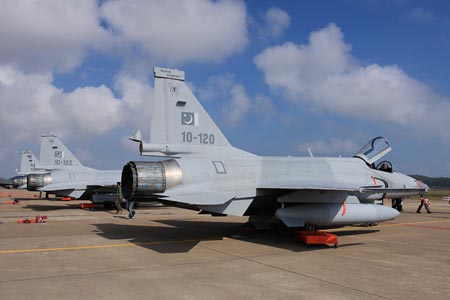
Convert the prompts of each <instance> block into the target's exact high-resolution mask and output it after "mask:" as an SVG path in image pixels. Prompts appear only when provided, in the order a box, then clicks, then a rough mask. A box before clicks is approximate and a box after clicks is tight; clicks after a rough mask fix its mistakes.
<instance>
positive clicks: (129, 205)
mask: <svg viewBox="0 0 450 300" xmlns="http://www.w3.org/2000/svg"><path fill="white" fill-rule="evenodd" d="M133 207H134V200H128V199H127V210H128V219H130V220H131V219H133V217H134V214H135V213H136V212H135V211H134V210H133Z"/></svg>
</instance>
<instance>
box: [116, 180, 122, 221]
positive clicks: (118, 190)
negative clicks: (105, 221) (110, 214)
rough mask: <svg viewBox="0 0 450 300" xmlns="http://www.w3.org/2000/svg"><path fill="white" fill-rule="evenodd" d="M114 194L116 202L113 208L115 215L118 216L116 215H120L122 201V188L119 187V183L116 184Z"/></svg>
mask: <svg viewBox="0 0 450 300" xmlns="http://www.w3.org/2000/svg"><path fill="white" fill-rule="evenodd" d="M116 193H117V198H116V202H115V203H114V206H115V207H116V214H118V213H122V199H123V195H122V187H121V186H120V182H117V186H116Z"/></svg>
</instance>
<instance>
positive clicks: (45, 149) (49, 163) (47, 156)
mask: <svg viewBox="0 0 450 300" xmlns="http://www.w3.org/2000/svg"><path fill="white" fill-rule="evenodd" d="M81 166H83V165H82V164H81V163H80V161H79V160H78V159H77V158H76V157H75V156H74V155H73V154H72V152H70V150H69V149H67V147H66V146H65V145H64V144H63V143H62V142H61V141H60V140H59V139H58V137H57V136H56V135H55V134H52V133H42V134H41V151H40V156H39V167H40V168H49V169H55V168H58V169H60V168H71V167H81Z"/></svg>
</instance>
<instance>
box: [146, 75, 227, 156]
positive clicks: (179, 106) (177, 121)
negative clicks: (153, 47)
mask: <svg viewBox="0 0 450 300" xmlns="http://www.w3.org/2000/svg"><path fill="white" fill-rule="evenodd" d="M154 76H155V99H154V106H153V110H152V119H151V128H150V144H158V145H183V146H184V145H185V146H202V147H203V146H204V147H213V146H222V147H230V146H231V145H230V143H229V142H228V140H227V139H226V138H225V136H224V135H223V133H222V132H221V131H220V129H219V128H218V127H217V125H216V124H215V123H214V121H213V120H212V119H211V117H210V116H209V115H208V113H207V112H206V111H205V110H204V108H203V107H202V105H201V104H200V102H199V101H198V100H197V98H196V97H195V96H194V95H193V94H192V92H191V90H190V89H189V87H188V86H187V85H186V83H185V81H184V72H183V71H180V70H172V69H165V68H158V67H155V68H154Z"/></svg>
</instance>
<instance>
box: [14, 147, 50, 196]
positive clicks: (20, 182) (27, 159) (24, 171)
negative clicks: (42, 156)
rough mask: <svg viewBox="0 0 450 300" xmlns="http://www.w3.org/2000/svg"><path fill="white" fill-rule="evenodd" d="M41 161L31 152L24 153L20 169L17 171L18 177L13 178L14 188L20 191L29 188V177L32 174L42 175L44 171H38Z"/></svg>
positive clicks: (25, 151)
mask: <svg viewBox="0 0 450 300" xmlns="http://www.w3.org/2000/svg"><path fill="white" fill-rule="evenodd" d="M38 163H39V160H38V159H37V158H36V157H35V156H34V154H33V152H32V151H31V150H24V151H22V155H21V159H20V168H19V170H17V176H14V177H12V178H11V181H12V187H13V188H19V189H26V188H27V176H28V175H29V174H31V173H42V172H44V170H37V169H36V166H37V165H38Z"/></svg>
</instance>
